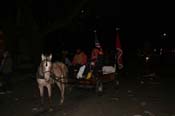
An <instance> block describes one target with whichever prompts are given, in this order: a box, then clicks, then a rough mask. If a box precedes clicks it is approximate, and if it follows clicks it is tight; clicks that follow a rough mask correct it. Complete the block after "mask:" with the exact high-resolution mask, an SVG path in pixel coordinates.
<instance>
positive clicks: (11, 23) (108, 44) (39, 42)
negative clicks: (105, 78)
mask: <svg viewBox="0 0 175 116" xmlns="http://www.w3.org/2000/svg"><path fill="white" fill-rule="evenodd" d="M0 13H1V18H0V25H1V28H2V30H3V31H4V32H5V34H6V38H7V39H6V44H7V45H6V46H7V47H8V48H9V49H10V50H11V51H12V52H13V53H20V54H26V55H28V56H31V57H32V58H34V59H39V58H40V54H41V52H43V51H50V52H58V51H61V50H62V48H65V49H69V50H74V49H76V48H77V47H81V48H83V49H85V50H87V51H89V50H90V49H91V48H92V47H93V46H94V33H93V31H94V30H95V29H96V30H97V34H98V38H99V41H100V43H101V44H102V46H103V47H104V49H109V50H111V49H115V37H116V30H115V29H116V27H120V38H121V43H122V48H123V50H124V51H125V54H127V53H132V51H135V50H136V49H137V48H138V47H142V46H143V42H144V41H145V40H149V41H151V43H152V44H153V45H154V46H160V45H162V40H161V35H162V34H163V33H164V32H166V33H167V34H168V38H167V40H166V43H167V45H166V46H168V47H170V46H171V47H172V46H174V44H173V43H172V41H173V38H174V35H173V27H174V21H173V20H174V17H173V14H174V7H173V4H172V2H171V1H170V0H169V1H151V0H147V1H120V0H109V1H105V0H76V1H73V0H64V1H63V0H59V1H58V0H45V1H42V0H37V1H36V0H26V1H23V0H13V1H10V0H6V1H2V2H1V5H0ZM163 43H165V42H163ZM36 62H37V61H36Z"/></svg>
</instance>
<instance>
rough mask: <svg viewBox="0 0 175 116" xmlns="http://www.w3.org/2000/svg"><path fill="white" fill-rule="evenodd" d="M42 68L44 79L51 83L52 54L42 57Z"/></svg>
mask: <svg viewBox="0 0 175 116" xmlns="http://www.w3.org/2000/svg"><path fill="white" fill-rule="evenodd" d="M41 68H42V73H43V77H44V79H45V80H46V81H49V79H50V76H51V73H52V54H50V55H49V56H46V55H44V54H42V55H41Z"/></svg>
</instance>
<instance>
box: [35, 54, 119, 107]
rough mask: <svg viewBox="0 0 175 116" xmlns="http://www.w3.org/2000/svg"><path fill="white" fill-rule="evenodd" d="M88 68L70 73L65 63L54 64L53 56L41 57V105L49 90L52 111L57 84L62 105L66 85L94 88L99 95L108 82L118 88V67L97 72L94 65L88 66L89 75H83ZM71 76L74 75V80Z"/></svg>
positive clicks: (37, 76) (38, 80)
mask: <svg viewBox="0 0 175 116" xmlns="http://www.w3.org/2000/svg"><path fill="white" fill-rule="evenodd" d="M85 67H86V66H83V67H80V68H79V70H77V69H76V68H73V70H72V72H73V73H70V72H69V70H68V67H67V66H66V65H65V64H64V63H63V62H52V54H50V55H48V56H47V55H44V54H42V55H41V63H40V65H39V67H38V71H37V73H36V79H37V83H38V88H39V91H40V97H41V104H43V102H44V101H43V100H44V99H43V98H44V87H46V88H47V90H48V97H49V106H50V110H52V102H51V101H52V100H51V96H52V87H51V85H52V84H54V83H56V85H57V86H58V87H59V89H60V93H61V99H60V104H63V102H64V93H65V85H66V84H74V85H78V86H79V87H93V88H95V90H96V92H97V93H100V95H101V93H102V92H103V85H104V83H107V82H110V81H112V82H115V84H116V85H117V86H118V85H119V82H118V79H117V78H116V77H117V73H116V67H115V65H114V66H103V67H102V68H101V69H100V70H95V67H94V65H93V64H92V63H89V65H87V67H88V68H87V69H89V70H87V73H86V74H85V75H83V73H82V68H84V69H85ZM69 74H72V75H71V76H72V78H71V77H70V75H69Z"/></svg>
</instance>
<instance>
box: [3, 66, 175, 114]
mask: <svg viewBox="0 0 175 116" xmlns="http://www.w3.org/2000/svg"><path fill="white" fill-rule="evenodd" d="M131 68H132V67H131ZM165 70H166V71H165ZM171 72H172V73H171ZM139 77H142V75H139V74H138V73H137V69H134V68H132V70H131V71H129V70H125V71H124V72H122V73H121V74H120V75H119V76H118V80H119V81H120V85H119V87H118V88H116V87H115V86H114V84H115V83H113V82H109V83H106V84H104V92H103V94H102V95H101V96H99V95H98V94H97V93H96V91H95V89H94V88H80V87H73V88H72V90H69V89H67V90H66V93H65V101H64V104H63V105H59V100H60V96H59V95H60V94H59V90H58V88H57V87H56V86H54V88H53V97H52V100H53V111H51V112H50V111H49V110H48V107H47V106H48V105H47V92H46V91H45V95H46V97H45V101H46V102H45V104H44V107H43V108H42V109H41V108H40V107H39V105H40V104H39V103H40V102H39V100H40V99H39V93H38V88H37V83H36V80H35V76H34V74H32V73H31V74H20V73H18V74H17V75H15V77H14V80H15V78H20V79H18V81H14V84H13V85H14V90H13V93H9V94H5V95H0V116H175V110H174V108H175V100H174V98H175V92H174V87H175V84H174V81H175V79H174V75H173V69H172V68H169V69H168V68H164V69H162V70H161V71H159V72H158V73H156V76H155V78H150V77H148V78H147V79H145V80H144V83H141V81H140V78H139Z"/></svg>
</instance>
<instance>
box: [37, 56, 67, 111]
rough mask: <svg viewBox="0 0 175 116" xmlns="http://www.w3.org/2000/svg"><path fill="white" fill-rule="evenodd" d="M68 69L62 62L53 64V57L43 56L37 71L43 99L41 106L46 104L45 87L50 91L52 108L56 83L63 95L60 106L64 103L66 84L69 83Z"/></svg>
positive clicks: (49, 96)
mask: <svg viewBox="0 0 175 116" xmlns="http://www.w3.org/2000/svg"><path fill="white" fill-rule="evenodd" d="M67 74H68V68H67V66H66V65H65V64H64V63H62V62H53V63H52V54H51V55H48V56H46V55H44V54H42V55H41V63H40V65H39V67H38V71H37V75H36V77H37V83H38V88H39V92H40V97H41V104H43V103H44V87H46V88H47V90H48V98H49V106H50V108H51V106H52V104H51V103H52V102H51V101H52V100H51V96H52V87H51V86H52V84H54V83H56V85H57V86H58V87H59V90H60V93H61V100H60V104H63V102H64V92H65V83H66V82H67Z"/></svg>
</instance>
